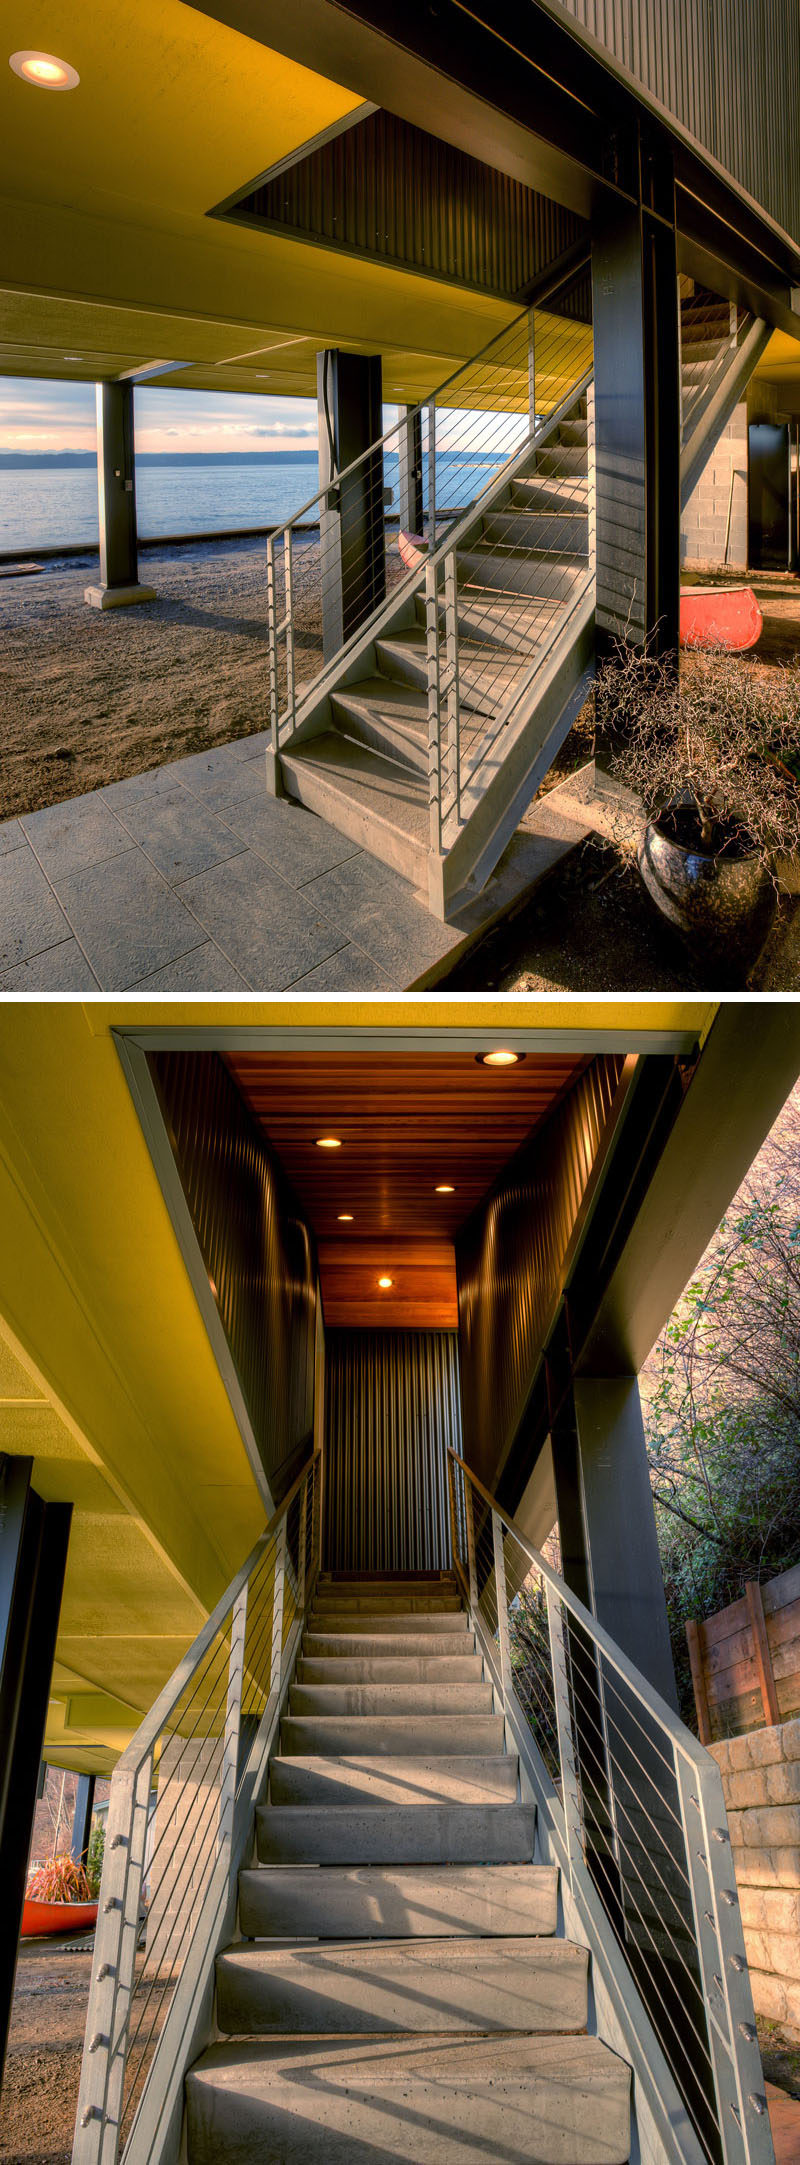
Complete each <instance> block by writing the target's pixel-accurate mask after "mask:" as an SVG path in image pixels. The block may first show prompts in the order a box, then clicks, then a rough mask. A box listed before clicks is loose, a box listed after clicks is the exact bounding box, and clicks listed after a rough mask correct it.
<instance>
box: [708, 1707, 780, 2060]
mask: <svg viewBox="0 0 800 2165" xmlns="http://www.w3.org/2000/svg"><path fill="white" fill-rule="evenodd" d="M709 1749H710V1750H711V1752H712V1753H713V1756H714V1758H715V1759H716V1761H717V1764H718V1766H719V1769H720V1772H721V1774H722V1785H723V1788H724V1791H725V1802H726V1805H727V1809H728V1821H729V1825H730V1832H731V1844H732V1848H733V1862H734V1867H735V1871H736V1880H737V1885H738V1888H739V1897H740V1901H741V1909H742V1924H743V1927H744V1939H745V1947H746V1949H747V1959H748V1962H749V1964H750V1975H751V1982H752V1986H753V2000H754V2003H755V2009H756V2013H757V2014H759V2015H766V2016H768V2017H769V2018H770V2020H771V2021H773V2022H779V2023H780V2024H781V2025H782V2027H783V2028H784V2029H785V2030H787V2031H788V2032H789V2034H790V2035H791V2036H792V2037H794V2038H796V2039H797V2040H798V2041H800V1720H796V1721H786V1722H781V1723H780V1725H779V1726H778V1727H777V1728H775V1729H751V1730H750V1731H749V1732H748V1734H747V1735H746V1736H741V1737H732V1738H730V1739H729V1740H728V1741H727V1742H726V1743H724V1744H712V1745H710V1747H709Z"/></svg>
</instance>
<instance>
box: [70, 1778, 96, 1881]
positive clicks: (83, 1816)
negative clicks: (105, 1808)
mask: <svg viewBox="0 0 800 2165" xmlns="http://www.w3.org/2000/svg"><path fill="white" fill-rule="evenodd" d="M94 1785H95V1777H94V1775H93V1774H79V1776H78V1790H77V1795H76V1798H75V1810H74V1812H73V1814H72V1840H71V1843H70V1849H71V1852H72V1856H73V1857H74V1860H75V1863H76V1864H84V1865H85V1863H86V1859H87V1857H88V1855H89V1843H90V1840H91V1834H92V1813H93V1811H94Z"/></svg>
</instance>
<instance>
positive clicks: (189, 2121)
mask: <svg viewBox="0 0 800 2165" xmlns="http://www.w3.org/2000/svg"><path fill="white" fill-rule="evenodd" d="M14 1020H15V1027H14V1030H13V1032H11V1031H8V1030H7V1031H6V1032H5V1034H4V1040H3V1045H2V1051H1V1053H0V1184H1V1187H0V1203H1V1205H2V1215H3V1222H4V1226H5V1227H6V1229H7V1237H6V1239H5V1240H4V1242H3V1244H2V1247H0V1332H1V1334H2V1335H1V1337H0V1352H1V1357H2V1369H1V1370H0V1378H1V1381H2V1396H0V1448H2V1454H3V1456H2V1462H1V1463H2V1489H3V1506H4V1519H3V1525H4V1558H3V1578H2V1592H3V1599H4V1611H3V1628H4V1638H3V1650H2V1670H1V1671H0V1715H1V1716H2V1722H3V1729H4V1735H5V1736H6V1737H7V1738H8V1739H9V1748H8V1755H7V1762H6V1767H5V1790H4V1797H3V1810H2V1816H1V1817H0V1855H1V1856H2V1866H3V1878H4V1885H5V1887H6V1888H7V1890H8V1893H9V1900H10V1901H11V1900H13V1902H14V1903H15V1904H16V1905H17V1907H18V1910H19V1912H21V1905H22V1897H23V1893H24V1887H25V1869H26V1861H27V1855H28V1844H29V1840H30V1829H31V1824H32V1816H33V1810H34V1804H35V1795H36V1783H37V1775H38V1769H39V1763H40V1759H41V1758H42V1757H43V1758H44V1759H45V1760H46V1761H47V1762H48V1763H50V1764H52V1765H55V1766H63V1767H67V1768H72V1769H75V1770H77V1771H78V1772H80V1773H82V1774H84V1775H88V1776H91V1775H97V1774H108V1773H112V1770H113V1779H112V1786H111V1796H110V1802H109V1807H108V1819H107V1830H106V1843H105V1862H104V1869H103V1882H102V1889H101V1895H100V1904H99V1915H98V1926H97V1933H96V1941H95V1953H94V1962H93V1982H92V1990H91V1998H90V2008H89V2018H88V2024H87V2032H86V2047H85V2052H84V2060H83V2074H82V2079H81V2090H80V2099H79V2105H78V2117H77V2124H76V2132H75V2148H74V2153H73V2154H74V2159H75V2165H96V2161H97V2165H99V2161H102V2165H111V2161H112V2160H113V2161H116V2160H117V2159H124V2160H125V2161H126V2165H138V2161H139V2160H141V2161H142V2165H144V2161H145V2160H146V2161H147V2165H162V2161H163V2165H168V2161H170V2165H171V2161H175V2165H177V2161H178V2160H179V2159H181V2158H183V2159H188V2161H189V2165H211V2161H212V2160H213V2161H214V2165H216V2161H218V2160H223V2159H225V2160H231V2161H232V2165H245V2161H246V2160H247V2161H251V2160H253V2159H255V2158H258V2159H259V2160H261V2159H275V2160H277V2159H281V2160H284V2161H287V2165H289V2161H292V2165H294V2161H297V2165H299V2161H300V2160H301V2159H303V2160H304V2159H312V2158H314V2159H317V2158H318V2159H319V2160H320V2161H322V2160H323V2159H324V2160H326V2161H327V2160H342V2161H344V2160H345V2159H347V2160H350V2159H355V2158H358V2159H364V2161H365V2165H366V2161H367V2160H375V2161H377V2160H378V2159H379V2158H385V2157H387V2156H395V2157H400V2156H402V2157H406V2158H409V2159H418V2160H419V2161H420V2165H422V2161H423V2160H424V2161H427V2160H429V2159H440V2160H442V2161H445V2160H446V2161H447V2165H467V2161H471V2160H473V2159H476V2158H478V2157H487V2156H489V2157H491V2158H493V2159H494V2158H498V2159H500V2158H503V2159H505V2158H507V2159H509V2160H511V2159H514V2160H517V2159H518V2160H520V2161H522V2160H537V2161H539V2165H615V2161H617V2165H623V2161H625V2160H628V2159H631V2160H639V2159H645V2158H647V2159H652V2160H670V2161H672V2160H676V2161H678V2160H680V2161H684V2160H685V2161H687V2165H688V2161H698V2165H699V2161H701V2160H710V2161H713V2165H718V2161H720V2160H723V2161H725V2165H729V2161H730V2165H739V2161H744V2160H753V2161H758V2165H760V2161H763V2165H770V2161H771V2159H772V2148H771V2140H770V2134H769V2121H768V2117H767V2116H766V2111H765V2106H764V2097H763V2085H762V2079H761V2071H760V2062H759V2058H758V2050H757V2045H756V2040H755V2030H754V2026H753V2011H752V2000H751V1996H750V1986H749V1979H748V1973H747V1964H746V1959H745V1953H744V1940H743V1936H742V1927H741V1920H740V1915H739V1908H738V1899H737V1895H736V1888H735V1880H734V1874H733V1870H732V1865H731V1856H730V1845H729V1841H728V1837H727V1829H726V1819H725V1806H724V1801H723V1796H722V1789H721V1784H720V1778H719V1772H718V1769H717V1767H716V1764H715V1762H714V1761H713V1759H711V1758H710V1757H709V1755H708V1754H707V1753H706V1752H705V1751H704V1749H703V1748H702V1747H701V1746H700V1745H699V1744H698V1743H697V1741H696V1739H695V1738H694V1737H693V1736H692V1735H691V1734H690V1732H689V1731H688V1730H687V1729H686V1728H685V1726H684V1725H683V1723H682V1721H681V1719H680V1717H679V1714H678V1712H677V1698H676V1690H675V1681H674V1674H673V1668H672V1658H671V1651H670V1641H669V1632H668V1628H667V1616H666V1605H665V1599H664V1589H663V1582H662V1577H661V1569H660V1563H659V1554H658V1546H657V1540H656V1530H655V1520H654V1513H653V1504H652V1499H651V1492H650V1481H649V1472H648V1463H647V1454H646V1449H645V1442H644V1431H643V1425H642V1416H641V1409H640V1403H639V1393H638V1382H637V1376H638V1371H639V1369H640V1368H641V1366H642V1364H643V1362H644V1360H645V1358H646V1356H647V1354H648V1352H649V1350H650V1348H651V1346H652V1344H653V1342H654V1339H655V1338H656V1336H657V1335H658V1333H659V1331H660V1330H661V1329H662V1328H663V1326H664V1324H665V1322H666V1321H667V1319H668V1317H669V1315H670V1314H671V1311H672V1308H673V1306H674V1304H675V1301H676V1300H677V1298H678V1296H679V1294H680V1292H681V1290H682V1288H683V1286H684V1285H685V1283H686V1281H687V1279H688V1278H689V1276H690V1275H691V1273H692V1271H693V1269H694V1266H695V1264H696V1263H697V1261H698V1258H699V1256H700V1254H701V1253H702V1251H703V1249H704V1247H705V1245H706V1243H707V1241H708V1239H709V1238H710V1237H711V1235H712V1233H713V1231H714V1230H715V1228H716V1226H717V1224H718V1222H719V1220H720V1218H721V1216H722V1214H723V1212H724V1210H725V1208H726V1206H727V1204H728V1202H729V1201H730V1199H731V1196H732V1195H733V1193H734V1192H735V1190H736V1188H737V1186H738V1184H739V1183H740V1181H741V1179H742V1178H743V1176H744V1174H745V1172H746V1171H747V1168H748V1166H749V1165H750V1163H751V1161H752V1158H753V1156H754V1154H755V1152H756V1150H757V1149H758V1147H759V1145H760V1143H761V1141H762V1140H763V1137H764V1135H765V1133H766V1132H767V1130H768V1128H769V1126H770V1125H771V1122H772V1121H773V1119H774V1118H775V1116H776V1114H777V1112H778V1110H779V1108H780V1106H781V1104H782V1103H783V1101H784V1099H785V1097H786V1095H787V1093H788V1091H789V1089H790V1088H791V1087H792V1085H793V1083H794V1082H795V1080H796V1076H797V1072H798V1068H800V1021H799V1020H798V1013H797V1009H796V1008H793V1007H792V1006H791V1004H789V1003H786V1004H781V1003H765V1005H764V1007H763V1010H762V1013H761V1016H760V1027H759V1029H758V1030H757V1031H756V1030H754V1028H753V1024H752V1021H751V1018H750V1016H749V1014H748V1011H747V1009H746V1008H744V1007H738V1006H736V1005H734V1004H732V1003H731V1004H728V1005H727V1006H726V1007H722V1008H719V1007H716V1006H715V1005H714V1004H713V1003H708V1002H703V1001H695V1002H688V1001H685V1002H678V1001H674V1000H673V1001H670V1000H663V1001H657V1000H656V1001H651V1002H648V1003H644V1002H642V1003H638V1005H636V1004H635V1003H628V1004H627V1005H626V1004H625V1003H623V1002H613V1001H612V1002H607V1003H603V1004H599V1003H595V1004H594V1005H593V1006H592V1005H590V1004H585V1005H584V1006H583V1007H581V1005H580V1004H579V1003H575V1002H572V1003H570V1004H569V1005H568V1006H564V1007H559V1005H558V1004H557V1003H555V1004H549V1005H548V1004H547V1003H542V1004H540V1005H539V1006H538V1007H537V1005H536V1003H535V1002H531V1001H529V1002H526V1003H525V1005H524V1007H519V1006H518V1007H514V1006H513V1005H509V1004H508V1003H506V1004H505V1007H504V1009H503V1010H502V1011H501V1010H499V1009H498V1011H497V1012H496V1013H495V1012H494V1010H493V1009H492V1007H491V1005H490V1004H488V1005H487V1004H485V1003H484V1004H481V1005H480V1006H476V1007H475V1008H474V1010H473V1009H471V1008H470V1007H469V1006H466V1005H465V1006H459V1007H458V1008H457V1009H456V1008H455V1007H451V1008H449V1009H448V1010H447V1012H446V1015H445V1016H443V1018H442V1020H441V1023H440V1024H437V1022H436V1021H435V1019H434V1020H433V1021H431V1020H430V1019H429V1020H428V1022H427V1024H426V1026H425V1027H424V1028H423V1027H420V1025H419V1022H418V1019H417V1018H416V1017H415V1015H414V1012H413V1007H411V1008H408V1009H406V1011H405V1013H404V1012H403V1010H402V1009H399V1010H395V1012H394V1013H393V1014H392V1015H391V1017H389V1016H387V1015H384V1016H381V1014H380V1011H379V1010H375V1011H374V1014H373V1016H372V1018H370V1017H367V1018H366V1019H365V1020H364V1021H363V1022H361V1023H359V1024H358V1025H355V1024H352V1023H351V1024H350V1025H349V1026H348V1028H347V1030H346V1031H343V1030H342V1027H341V1022H340V1020H339V1018H338V1017H337V1010H336V1007H335V1004H334V1005H332V1006H330V1007H329V1008H327V1009H326V1008H325V1007H324V1006H322V1005H318V1004H316V1003H311V1002H309V1003H306V1005H305V1007H304V1010H303V1012H302V1014H301V1015H298V1012H297V1010H296V1009H294V1010H293V1009H291V1008H290V1007H288V1006H283V1005H282V1003H280V1002H275V1003H273V1004H272V1005H271V1006H268V1007H265V1008H263V1009H262V1010H261V1011H259V1010H255V1012H254V1011H253V1009H252V1008H250V1009H245V1008H238V1009H237V1008H236V1006H235V1005H220V1006H219V1007H218V1008H217V1009H215V1008H214V1006H213V1005H212V1004H211V1003H207V1004H206V1005H205V1006H204V1008H203V1010H202V1013H201V1015H199V1016H198V1012H197V1010H196V1009H195V1010H193V1009H192V1007H191V1005H187V1006H184V1007H183V1008H182V1009H181V1008H179V1007H175V1006H168V1007H165V1006H164V1004H158V1003H153V1004H152V1005H150V1006H144V1005H142V1006H140V1007H139V1008H138V1010H137V1011H136V1013H135V1014H130V1013H129V1014H127V1015H126V1013H125V1010H124V1008H122V1007H118V1008H116V1009H115V1008H114V1007H113V1006H107V1005H99V1004H98V1005H95V1006H87V1007H86V1008H83V1007H79V1006H76V1005H66V1006H62V1007H60V1008H56V1007H51V1008H49V1009H48V1008H47V1007H45V1006H41V1005H40V1006H29V1007H26V1006H25V1005H20V1006H18V1007H17V1008H16V1010H15V1017H14ZM11 1938H12V1936H11V1935H9V1934H7V1935H6V1936H5V1940H4V1947H5V1952H4V1955H3V1971H2V1979H1V1980H0V1982H1V1983H2V1992H3V2028H4V2033H5V2027H6V2024H7V2019H8V2010H9V2004H10V1998H11V1993H12V1990H13V1978H14V1956H15V1948H14V1946H13V1945H12V1944H11Z"/></svg>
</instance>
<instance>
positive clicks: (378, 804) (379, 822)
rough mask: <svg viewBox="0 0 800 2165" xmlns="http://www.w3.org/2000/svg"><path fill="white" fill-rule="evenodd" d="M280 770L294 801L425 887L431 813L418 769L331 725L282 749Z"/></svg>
mask: <svg viewBox="0 0 800 2165" xmlns="http://www.w3.org/2000/svg"><path fill="white" fill-rule="evenodd" d="M281 772H282V775H283V778H284V781H285V784H286V787H287V789H288V791H289V795H290V796H291V797H294V798H295V799H296V800H297V802H298V803H299V804H304V805H305V806H306V807H307V809H308V810H309V811H310V812H318V813H319V815H320V818H322V819H327V820H329V821H330V823H331V826H333V827H336V828H338V830H339V833H340V834H346V835H349V837H350V839H351V841H354V842H357V843H358V845H359V848H360V849H366V850H369V851H370V853H371V855H372V856H373V857H378V858H379V859H380V861H381V863H382V864H388V865H391V867H392V870H393V871H394V872H399V873H400V874H401V875H402V877H403V878H404V879H407V880H410V881H411V883H412V885H413V886H415V887H425V886H427V878H428V845H429V829H430V814H429V808H428V784H427V780H426V779H425V777H424V776H423V775H422V774H416V773H414V772H413V770H412V769H411V767H409V766H408V765H407V764H403V765H401V764H400V762H399V761H397V760H390V759H387V758H386V757H385V756H384V755H383V754H382V753H380V752H372V751H370V750H369V748H368V746H367V745H363V744H356V743H354V742H353V741H352V740H351V739H350V738H349V737H344V736H342V735H341V734H340V732H339V731H338V730H335V729H332V730H326V731H325V732H324V734H323V735H321V736H319V737H312V738H310V739H309V742H308V743H307V744H304V745H296V746H295V747H294V748H293V750H291V751H285V752H282V753H281Z"/></svg>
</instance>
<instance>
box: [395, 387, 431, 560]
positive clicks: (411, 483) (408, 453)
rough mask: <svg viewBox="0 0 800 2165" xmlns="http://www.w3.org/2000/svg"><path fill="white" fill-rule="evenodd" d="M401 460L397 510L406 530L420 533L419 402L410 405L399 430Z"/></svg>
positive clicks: (422, 509)
mask: <svg viewBox="0 0 800 2165" xmlns="http://www.w3.org/2000/svg"><path fill="white" fill-rule="evenodd" d="M397 447H398V454H399V460H400V476H399V484H398V510H399V515H400V525H401V527H402V529H403V532H404V533H406V534H421V533H422V530H423V522H424V519H425V498H424V490H423V466H422V414H421V412H420V408H419V406H407V407H406V411H405V419H404V421H403V422H402V424H401V427H400V429H399V431H398V437H397Z"/></svg>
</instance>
